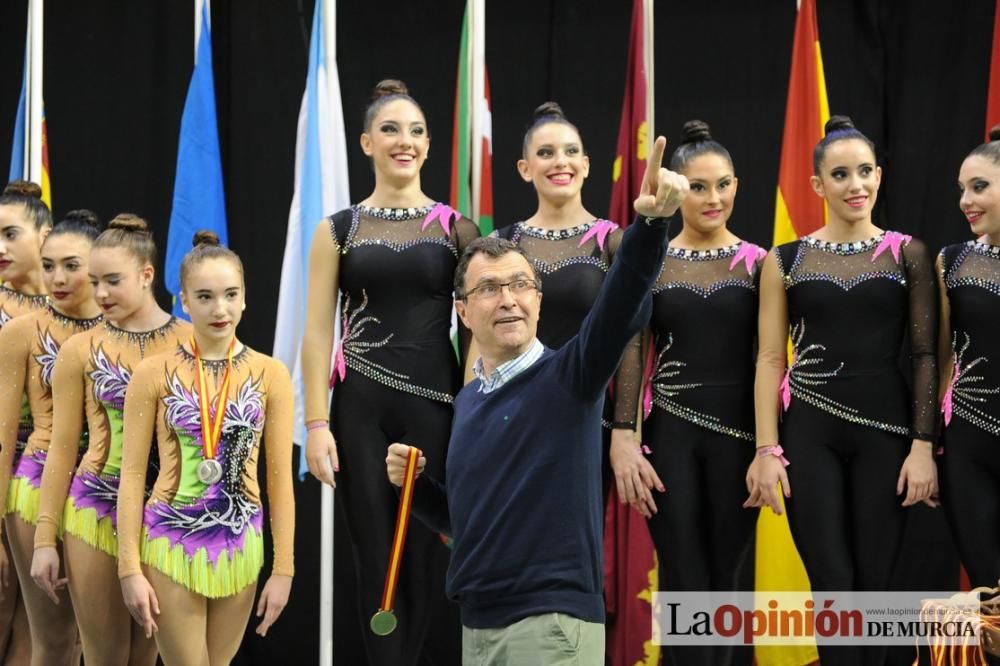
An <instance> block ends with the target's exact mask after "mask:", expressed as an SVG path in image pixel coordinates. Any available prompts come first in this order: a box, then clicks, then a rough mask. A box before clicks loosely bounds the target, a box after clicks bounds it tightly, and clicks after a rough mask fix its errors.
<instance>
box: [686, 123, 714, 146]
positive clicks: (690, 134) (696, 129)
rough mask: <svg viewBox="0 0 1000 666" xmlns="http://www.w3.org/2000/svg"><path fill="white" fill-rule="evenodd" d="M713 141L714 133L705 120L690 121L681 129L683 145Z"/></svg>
mask: <svg viewBox="0 0 1000 666" xmlns="http://www.w3.org/2000/svg"><path fill="white" fill-rule="evenodd" d="M711 140H712V132H711V131H710V130H709V128H708V123H706V122H705V121H704V120H689V121H687V122H686V123H684V127H683V128H682V129H681V145H684V144H685V143H699V142H701V141H711Z"/></svg>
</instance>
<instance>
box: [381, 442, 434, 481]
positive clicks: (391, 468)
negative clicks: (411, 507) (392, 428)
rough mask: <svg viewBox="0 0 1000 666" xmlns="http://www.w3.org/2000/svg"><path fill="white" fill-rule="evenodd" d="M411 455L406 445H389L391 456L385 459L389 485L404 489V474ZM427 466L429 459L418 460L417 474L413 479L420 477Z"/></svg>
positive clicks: (422, 457)
mask: <svg viewBox="0 0 1000 666" xmlns="http://www.w3.org/2000/svg"><path fill="white" fill-rule="evenodd" d="M409 455H410V447H409V446H407V445H406V444H398V443H397V444H390V445H389V454H388V455H387V456H386V457H385V468H386V472H387V473H388V474H389V483H391V484H392V485H394V486H399V487H400V488H402V487H403V472H405V471H406V459H407V458H408V457H409ZM426 466H427V458H426V457H425V456H420V458H418V459H417V474H416V476H415V477H413V478H416V477H417V476H420V474H421V472H423V471H424V467H426Z"/></svg>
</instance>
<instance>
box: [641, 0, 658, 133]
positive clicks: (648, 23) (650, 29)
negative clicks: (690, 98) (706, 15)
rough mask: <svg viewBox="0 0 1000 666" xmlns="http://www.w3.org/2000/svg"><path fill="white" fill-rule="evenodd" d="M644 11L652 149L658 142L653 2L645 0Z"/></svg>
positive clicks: (647, 96) (644, 56) (645, 56)
mask: <svg viewBox="0 0 1000 666" xmlns="http://www.w3.org/2000/svg"><path fill="white" fill-rule="evenodd" d="M642 11H643V14H644V16H643V22H642V24H643V27H644V28H645V31H644V32H645V34H644V35H643V36H642V45H643V53H642V58H643V63H644V65H645V69H646V127H647V130H646V141H647V145H649V146H650V147H652V145H653V142H654V141H656V123H655V122H654V121H655V119H656V116H655V115H654V110H655V108H656V95H655V94H654V91H653V83H654V81H655V77H654V76H653V65H654V63H655V58H654V57H653V53H654V47H655V44H656V42H655V41H654V40H653V33H654V26H653V0H643V2H642Z"/></svg>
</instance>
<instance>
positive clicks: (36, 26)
mask: <svg viewBox="0 0 1000 666" xmlns="http://www.w3.org/2000/svg"><path fill="white" fill-rule="evenodd" d="M43 18H44V16H43V5H42V2H41V0H31V1H30V2H29V3H28V29H27V35H26V38H25V42H24V78H23V79H22V81H21V96H20V98H18V102H17V115H16V116H15V119H14V140H13V142H12V145H11V151H10V171H9V176H8V180H30V181H33V182H36V183H38V184H39V185H41V187H42V201H44V202H45V204H46V205H47V206H48V207H49V210H52V184H51V181H50V180H49V143H48V138H47V132H46V127H45V102H44V101H43V99H42V57H43V54H44V49H43V44H42V38H43V34H44V33H43V30H42V27H43Z"/></svg>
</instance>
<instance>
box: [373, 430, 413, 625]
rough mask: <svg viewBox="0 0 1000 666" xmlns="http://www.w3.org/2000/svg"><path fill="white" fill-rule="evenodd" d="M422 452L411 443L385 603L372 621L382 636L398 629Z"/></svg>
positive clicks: (390, 560) (393, 538)
mask: <svg viewBox="0 0 1000 666" xmlns="http://www.w3.org/2000/svg"><path fill="white" fill-rule="evenodd" d="M420 455H421V452H420V449H418V448H417V447H415V446H411V447H410V451H409V453H408V454H407V456H406V469H405V470H404V471H403V488H402V490H401V491H400V493H399V511H398V512H397V513H396V532H395V534H394V535H393V537H392V549H391V550H390V551H389V571H388V572H387V573H386V575H385V588H384V589H383V591H382V604H381V605H380V606H379V610H378V612H377V613H375V615H373V616H372V619H371V622H370V623H369V625H370V626H371V629H372V632H373V633H375V634H377V635H379V636H388V635H389V634H391V633H392V632H393V631H394V630H395V629H396V616H395V614H393V612H392V603H393V601H394V599H395V596H396V584H397V583H398V582H399V566H400V564H402V562H403V544H404V542H405V541H406V528H407V526H408V525H409V524H410V508H411V507H412V506H413V486H414V482H415V481H416V479H417V462H418V461H419V460H420Z"/></svg>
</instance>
